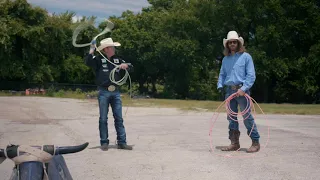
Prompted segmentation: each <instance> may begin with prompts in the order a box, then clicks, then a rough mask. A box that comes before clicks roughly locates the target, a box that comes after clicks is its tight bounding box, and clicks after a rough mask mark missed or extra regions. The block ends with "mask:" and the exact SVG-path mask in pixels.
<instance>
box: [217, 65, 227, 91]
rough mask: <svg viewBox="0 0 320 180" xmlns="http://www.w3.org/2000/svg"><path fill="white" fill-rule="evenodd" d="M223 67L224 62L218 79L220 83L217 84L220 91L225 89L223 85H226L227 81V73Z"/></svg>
mask: <svg viewBox="0 0 320 180" xmlns="http://www.w3.org/2000/svg"><path fill="white" fill-rule="evenodd" d="M223 65H224V63H223V60H222V64H221V68H220V73H219V78H218V83H217V86H218V87H217V89H219V88H222V87H223V83H224V81H225V79H226V75H227V74H226V72H225V71H224V68H223Z"/></svg>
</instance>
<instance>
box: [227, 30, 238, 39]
mask: <svg viewBox="0 0 320 180" xmlns="http://www.w3.org/2000/svg"><path fill="white" fill-rule="evenodd" d="M238 38H239V35H238V33H237V32H236V31H229V32H228V35H227V39H238Z"/></svg>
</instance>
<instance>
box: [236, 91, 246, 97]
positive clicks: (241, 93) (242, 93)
mask: <svg viewBox="0 0 320 180" xmlns="http://www.w3.org/2000/svg"><path fill="white" fill-rule="evenodd" d="M237 94H238V96H244V95H245V94H246V93H245V92H244V91H242V90H241V89H238V92H237Z"/></svg>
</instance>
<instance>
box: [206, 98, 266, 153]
mask: <svg viewBox="0 0 320 180" xmlns="http://www.w3.org/2000/svg"><path fill="white" fill-rule="evenodd" d="M237 97H238V94H237V93H233V94H231V95H230V96H229V97H228V98H227V99H226V100H224V101H223V102H222V103H221V104H220V105H219V106H218V108H217V109H216V110H215V112H214V114H213V116H212V118H211V120H210V122H211V126H210V130H209V138H210V148H211V152H214V148H213V138H212V131H213V128H214V124H215V123H216V121H217V119H218V117H219V115H220V111H219V110H220V108H221V107H222V106H223V105H224V106H225V109H226V113H227V116H228V117H230V119H231V120H233V121H237V122H242V121H245V120H247V118H248V117H249V115H250V113H251V112H250V111H251V110H253V112H252V113H251V115H252V116H253V118H254V119H255V120H256V118H255V114H256V110H255V107H254V103H255V104H256V105H257V106H258V108H259V109H260V110H261V113H262V114H263V115H265V113H264V112H263V110H262V109H261V107H260V106H259V104H258V103H257V102H256V101H255V100H254V99H253V98H252V97H250V96H249V95H248V94H245V95H244V97H245V98H246V101H247V106H246V108H245V109H243V110H242V111H240V112H234V111H233V110H232V109H231V107H230V102H231V100H233V99H235V98H237ZM246 114H247V116H245V115H246ZM238 115H241V116H242V117H243V119H242V120H237V119H235V118H233V117H237V116H238ZM213 119H214V120H213ZM267 127H268V135H267V140H266V143H265V145H264V147H263V148H265V147H266V146H267V144H268V142H269V139H270V132H269V130H270V126H269V125H267ZM253 128H254V126H252V128H251V131H250V133H249V134H248V136H249V137H250V135H251V133H252V130H253ZM261 149H262V148H261ZM239 150H240V148H239V149H238V150H236V151H233V152H231V154H227V155H220V154H219V155H220V156H223V157H229V158H230V157H234V156H231V155H232V154H234V153H236V152H238V151H239ZM260 151H261V150H260ZM254 155H255V153H253V154H251V155H248V156H237V157H240V158H241V157H242V158H243V157H252V156H254Z"/></svg>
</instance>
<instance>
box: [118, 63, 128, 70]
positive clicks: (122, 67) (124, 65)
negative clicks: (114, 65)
mask: <svg viewBox="0 0 320 180" xmlns="http://www.w3.org/2000/svg"><path fill="white" fill-rule="evenodd" d="M128 67H129V66H128V64H120V69H127V68H128Z"/></svg>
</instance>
